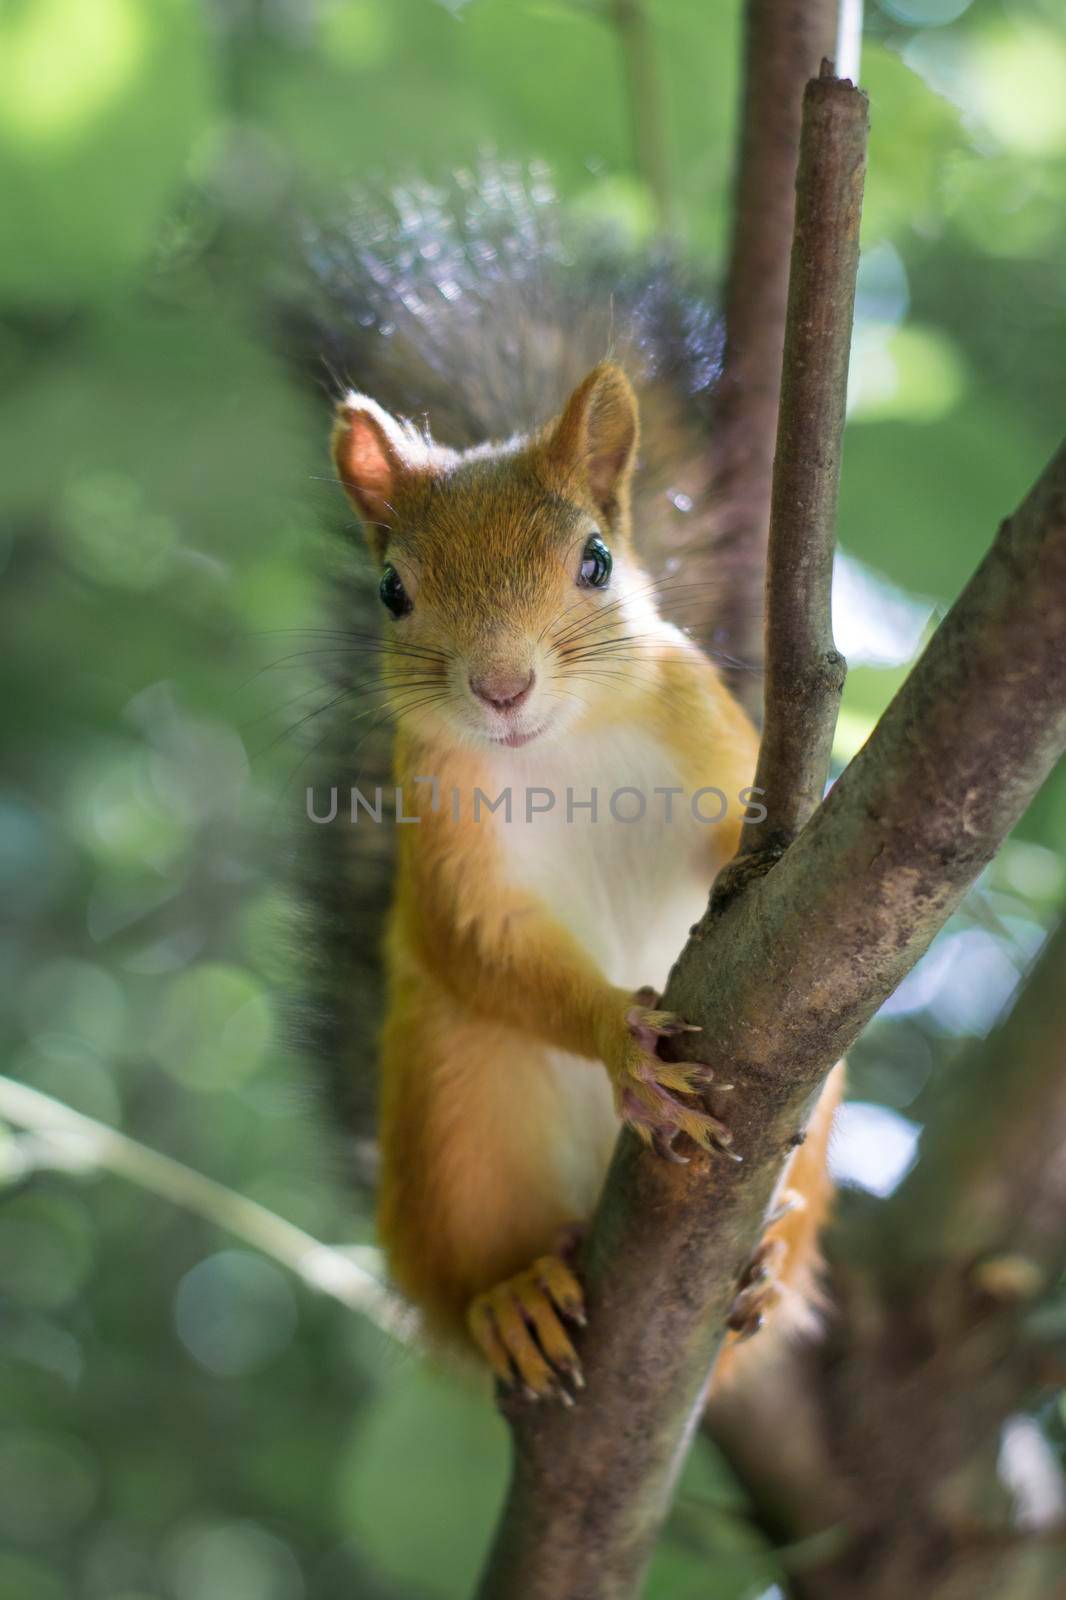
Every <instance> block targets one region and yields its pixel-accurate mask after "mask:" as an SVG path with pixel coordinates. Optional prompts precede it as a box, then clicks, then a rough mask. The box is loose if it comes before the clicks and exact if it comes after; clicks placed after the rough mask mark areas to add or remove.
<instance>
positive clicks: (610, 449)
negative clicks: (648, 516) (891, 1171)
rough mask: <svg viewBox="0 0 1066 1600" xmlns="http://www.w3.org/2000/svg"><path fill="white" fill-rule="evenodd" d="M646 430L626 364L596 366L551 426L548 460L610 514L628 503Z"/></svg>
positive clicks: (606, 363) (608, 515)
mask: <svg viewBox="0 0 1066 1600" xmlns="http://www.w3.org/2000/svg"><path fill="white" fill-rule="evenodd" d="M639 431H640V424H639V420H638V411H637V397H636V395H635V394H634V393H633V386H632V384H631V383H630V381H629V379H628V378H627V377H626V375H625V373H624V372H623V371H622V369H621V367H618V366H615V365H614V363H613V362H609V361H605V362H602V363H601V365H600V366H598V367H593V369H592V371H591V372H590V373H589V375H588V377H587V378H585V379H584V380H583V381H582V382H581V383H580V384H578V386H577V388H576V389H575V390H574V392H573V394H572V395H571V396H570V398H569V400H568V401H567V402H566V406H565V407H564V409H563V414H562V416H561V417H560V418H559V420H558V422H557V423H555V424H554V426H553V427H552V428H551V429H550V430H549V435H548V440H547V454H548V459H549V460H550V461H551V463H552V465H553V466H554V467H556V468H557V469H558V470H560V471H561V472H563V473H564V474H565V475H566V477H567V478H569V479H570V480H571V481H572V482H576V483H577V484H579V485H580V486H581V487H582V488H584V489H585V491H586V493H587V494H589V495H590V497H591V498H592V500H593V501H594V503H595V504H596V505H597V506H598V507H599V509H600V510H601V511H602V512H603V513H604V515H605V516H607V517H608V518H613V517H614V516H615V515H616V514H617V512H618V511H619V509H620V508H621V507H623V506H624V504H625V497H626V493H627V490H628V487H629V477H630V473H631V472H632V470H633V461H634V458H635V456H636V453H637V439H638V435H639Z"/></svg>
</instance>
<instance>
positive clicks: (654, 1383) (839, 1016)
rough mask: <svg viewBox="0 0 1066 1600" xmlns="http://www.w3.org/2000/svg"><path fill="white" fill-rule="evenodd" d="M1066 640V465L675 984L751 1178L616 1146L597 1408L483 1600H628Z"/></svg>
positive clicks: (1059, 731)
mask: <svg viewBox="0 0 1066 1600" xmlns="http://www.w3.org/2000/svg"><path fill="white" fill-rule="evenodd" d="M1064 637H1066V447H1064V449H1063V450H1062V451H1060V453H1059V455H1058V456H1057V457H1056V458H1055V460H1054V461H1052V463H1051V464H1050V466H1049V467H1048V469H1047V471H1046V472H1045V474H1044V476H1043V477H1042V478H1041V480H1040V482H1039V483H1038V484H1037V485H1036V487H1035V488H1034V489H1033V491H1032V492H1031V494H1030V495H1029V496H1028V497H1027V499H1026V500H1025V502H1024V504H1023V505H1022V507H1021V508H1020V509H1019V511H1018V512H1017V513H1016V514H1015V516H1013V517H1012V518H1010V519H1009V520H1008V521H1007V522H1006V523H1004V525H1003V526H1002V528H1001V529H1000V533H999V536H998V538H997V539H996V542H995V544H994V545H993V547H992V549H991V550H990V552H989V554H988V555H987V556H986V558H985V560H984V561H983V562H982V564H981V566H980V568H979V569H978V571H977V573H976V574H975V576H974V577H973V579H972V580H971V582H970V583H969V585H968V586H967V588H966V590H965V591H964V592H963V594H962V595H961V597H960V598H959V600H958V601H957V602H956V604H955V606H954V607H953V608H952V610H951V612H950V613H949V615H948V617H947V618H946V620H945V622H944V623H943V625H942V626H941V628H940V629H939V630H938V632H937V634H936V635H935V636H934V638H933V640H932V641H931V643H930V645H929V647H928V649H927V650H926V652H925V653H924V655H923V656H922V659H921V661H920V662H919V663H918V665H917V666H916V668H915V669H914V671H913V672H912V674H911V676H910V678H909V679H908V681H907V683H906V684H905V685H904V687H903V689H902V690H901V691H900V693H899V694H898V695H897V697H896V699H895V700H894V701H893V703H892V705H891V707H890V708H889V710H888V712H887V713H886V714H885V716H884V718H883V719H882V721H881V723H880V724H879V726H878V728H877V729H876V731H875V733H874V735H873V736H872V738H871V739H870V741H869V743H868V744H867V745H866V747H865V748H864V749H863V750H862V751H861V752H860V754H859V755H858V756H857V757H856V758H855V760H854V761H853V762H852V763H851V765H850V767H849V768H848V769H847V771H846V772H845V773H844V775H843V777H842V778H841V779H840V780H839V782H838V783H837V784H836V786H835V788H834V789H833V790H832V792H831V793H830V795H829V796H828V797H827V799H826V800H825V801H823V803H822V805H821V806H820V807H819V808H818V810H817V811H816V812H815V814H814V816H813V817H812V819H811V821H810V822H809V823H808V825H807V827H806V828H805V829H804V831H803V833H802V834H801V835H800V836H799V838H798V839H797V840H796V842H795V843H794V844H793V845H792V847H791V848H790V849H789V850H788V851H787V853H786V854H785V855H784V857H783V858H782V859H781V861H779V862H778V864H777V865H776V866H775V867H774V868H773V869H772V870H771V871H770V872H769V873H768V874H767V875H766V876H765V877H763V878H762V879H760V880H759V881H757V882H756V883H754V884H753V885H752V886H751V887H750V888H749V889H748V890H747V891H746V892H745V893H742V894H738V895H736V896H735V897H734V898H732V899H731V900H729V901H727V902H725V903H724V904H721V903H720V904H719V905H718V906H712V907H711V908H709V909H708V912H707V914H706V916H705V917H704V919H703V921H702V922H701V923H700V925H699V927H698V928H697V930H696V932H695V934H694V936H693V938H692V939H690V941H689V943H688V945H687V946H686V948H685V950H684V951H683V953H682V956H681V958H680V960H679V962H678V963H677V965H676V966H675V968H674V971H673V973H672V975H671V980H670V984H669V986H668V989H667V994H666V1004H667V1005H668V1006H669V1007H670V1008H671V1009H672V1010H676V1011H679V1012H681V1013H682V1014H684V1015H686V1016H687V1017H689V1018H690V1019H691V1020H692V1021H694V1022H696V1023H698V1024H700V1025H701V1026H702V1028H703V1030H704V1031H703V1034H702V1036H701V1037H702V1040H704V1041H706V1042H707V1045H706V1048H707V1051H708V1054H709V1055H713V1064H714V1065H715V1066H716V1068H717V1069H719V1071H720V1073H721V1075H722V1076H723V1077H724V1078H727V1079H728V1080H730V1081H732V1082H734V1083H736V1085H737V1092H736V1094H735V1095H733V1096H730V1110H729V1115H730V1120H731V1125H732V1126H733V1128H734V1129H735V1146H734V1148H735V1149H736V1150H737V1151H739V1152H740V1153H741V1154H742V1155H743V1157H744V1161H743V1164H742V1165H734V1164H733V1163H728V1162H725V1161H722V1160H720V1159H719V1160H710V1161H708V1160H706V1159H704V1158H703V1157H702V1156H701V1155H698V1154H697V1155H694V1156H693V1159H692V1162H691V1165H689V1166H688V1167H674V1166H671V1165H669V1164H668V1163H665V1162H661V1161H659V1160H657V1159H656V1158H654V1157H652V1156H649V1155H647V1154H646V1153H644V1152H643V1151H642V1149H641V1148H640V1146H639V1144H638V1142H637V1141H636V1140H635V1139H634V1138H633V1137H632V1136H624V1137H623V1138H622V1139H621V1140H620V1141H619V1145H618V1149H617V1151H616V1155H615V1160H614V1163H613V1165H612V1168H611V1172H610V1174H609V1177H608V1180H607V1185H606V1188H605V1191H604V1195H603V1198H602V1201H601V1204H600V1207H599V1210H598V1212H597V1215H596V1217H595V1219H594V1222H593V1227H592V1230H591V1234H590V1238H589V1241H588V1245H587V1248H586V1252H585V1257H584V1261H583V1270H584V1274H585V1280H586V1289H587V1295H588V1303H589V1312H590V1322H589V1329H588V1334H587V1337H586V1340H585V1343H584V1347H583V1352H582V1354H583V1360H584V1364H585V1372H586V1377H587V1380H588V1388H587V1391H586V1393H585V1394H584V1395H583V1397H582V1400H581V1403H580V1405H579V1406H578V1407H577V1409H576V1410H575V1411H573V1412H564V1411H562V1410H558V1411H549V1410H542V1411H535V1410H530V1409H528V1408H525V1407H522V1406H519V1407H517V1408H516V1415H515V1419H514V1425H515V1451H516V1455H515V1468H514V1475H513V1481H512V1485H511V1493H510V1497H509V1501H508V1505H507V1507H506V1509H505V1513H504V1517H503V1521H502V1524H501V1528H500V1532H499V1536H498V1540H497V1544H496V1548H495V1550H494V1553H493V1556H492V1560H491V1563H490V1568H489V1572H488V1575H487V1577H486V1581H485V1586H484V1588H483V1591H482V1593H483V1595H486V1596H501V1597H502V1596H506V1597H507V1600H526V1597H531V1596H536V1597H538V1600H539V1597H542V1596H543V1597H547V1596H549V1595H550V1596H558V1595H564V1594H566V1595H580V1596H582V1597H583V1600H598V1597H600V1596H604V1597H621V1596H626V1595H630V1594H632V1593H633V1592H634V1589H635V1586H636V1585H637V1583H638V1582H639V1578H640V1575H641V1573H642V1571H643V1569H644V1566H645V1563H646V1561H647V1558H648V1555H649V1552H650V1549H651V1546H652V1544H653V1541H654V1538H655V1535H656V1533H657V1531H658V1527H659V1525H660V1522H661V1519H662V1516H663V1514H664V1512H665V1508H666V1506H667V1503H668V1500H669V1496H670V1492H671V1490H672V1487H673V1483H674V1480H675V1476H676V1472H677V1470H678V1468H679V1465H680V1462H681V1460H682V1458H683V1455H684V1451H685V1448H686V1445H687V1441H688V1438H689V1435H690V1433H691V1430H692V1428H693V1427H694V1425H695V1422H696V1419H697V1417H698V1414H699V1407H700V1402H701V1399H702V1395H703V1393H704V1389H705V1385H706V1381H707V1378H708V1375H709V1371H710V1367H711V1364H712V1361H713V1358H714V1355H715V1353H716V1349H717V1345H718V1342H719V1340H720V1337H721V1330H722V1327H723V1323H724V1319H725V1316H726V1313H727V1310H728V1306H729V1303H730V1300H731V1298H732V1294H733V1291H734V1287H735V1281H736V1274H737V1272H738V1270H739V1268H740V1267H741V1265H742V1263H743V1261H744V1260H745V1258H746V1256H747V1254H748V1253H749V1251H750V1250H751V1248H752V1247H753V1246H754V1244H755V1242H756V1239H757V1237H758V1234H759V1231H760V1228H761V1225H762V1221H763V1217H764V1215H765V1209H766V1204H767V1201H768V1198H769V1196H770V1194H771V1192H772V1190H773V1186H774V1183H775V1181H776V1179H777V1176H778V1174H779V1172H780V1170H781V1166H782V1163H783V1161H784V1159H785V1158H786V1156H787V1154H788V1152H789V1150H790V1148H791V1146H792V1144H793V1142H794V1139H795V1137H796V1136H797V1133H798V1131H799V1130H800V1128H801V1127H802V1125H803V1121H804V1117H805V1115H806V1112H807V1109H808V1108H809V1106H810V1104H811V1103H812V1101H813V1099H814V1097H815V1096H816V1094H817V1092H818V1090H819V1088H820V1085H821V1082H822V1081H823V1079H824V1077H825V1075H826V1073H827V1072H828V1071H829V1069H830V1068H831V1066H832V1065H833V1063H834V1061H835V1060H836V1059H837V1058H838V1056H840V1055H841V1054H842V1053H843V1052H844V1051H845V1050H846V1049H847V1047H848V1046H849V1045H850V1044H851V1043H852V1042H853V1041H854V1039H855V1038H856V1036H857V1035H858V1033H859V1032H860V1031H861V1029H862V1028H863V1026H864V1025H865V1023H866V1022H867V1021H868V1019H869V1017H870V1016H871V1015H872V1014H873V1012H874V1011H875V1010H876V1009H877V1007H878V1006H879V1005H880V1004H881V1002H882V1001H883V1000H884V999H885V998H886V997H887V996H888V995H889V994H890V993H891V992H892V990H893V989H894V987H895V986H896V984H897V983H898V982H899V980H900V978H901V977H903V975H904V974H905V973H906V972H907V970H908V969H909V968H910V967H911V966H913V964H914V962H915V961H916V960H917V959H918V957H919V956H920V955H921V954H922V952H923V951H924V950H925V949H926V948H927V947H928V945H929V943H930V941H931V940H932V938H933V936H934V934H935V933H936V932H937V931H938V930H939V928H940V927H942V926H943V923H944V921H945V920H946V918H947V917H948V915H949V914H950V913H951V911H952V910H953V909H954V907H955V906H956V905H957V904H958V901H959V899H960V898H961V896H962V895H963V893H964V892H965V890H966V889H967V887H968V886H969V885H970V884H971V883H972V882H973V880H974V878H975V877H976V876H977V874H978V873H979V872H980V870H981V869H982V867H984V865H985V864H986V863H987V862H988V860H989V859H990V858H991V856H992V855H993V854H994V852H995V850H996V849H997V847H998V846H999V844H1000V843H1001V841H1002V840H1003V838H1004V837H1005V835H1006V834H1007V833H1008V832H1009V830H1010V828H1011V827H1012V826H1013V825H1014V823H1015V822H1016V821H1017V819H1018V817H1019V816H1020V815H1021V813H1022V811H1023V810H1024V808H1025V806H1026V805H1027V803H1028V801H1029V800H1030V799H1031V798H1032V796H1033V794H1034V793H1035V792H1036V790H1037V788H1038V787H1039V785H1040V784H1041V782H1042V781H1043V779H1044V777H1045V776H1046V775H1047V773H1048V772H1049V770H1050V768H1051V766H1052V765H1053V763H1054V761H1055V760H1056V759H1057V757H1058V756H1059V754H1060V753H1061V752H1062V750H1063V748H1064V747H1066V651H1064V650H1063V648H1062V640H1063V638H1064ZM720 1109H722V1110H724V1109H725V1106H724V1103H723V1104H722V1106H721V1107H720Z"/></svg>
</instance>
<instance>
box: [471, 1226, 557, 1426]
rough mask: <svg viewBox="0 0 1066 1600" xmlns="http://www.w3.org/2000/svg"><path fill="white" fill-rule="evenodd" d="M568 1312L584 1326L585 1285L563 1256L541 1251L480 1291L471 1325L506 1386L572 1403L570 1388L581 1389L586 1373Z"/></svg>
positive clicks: (537, 1397) (534, 1397)
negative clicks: (528, 1264)
mask: <svg viewBox="0 0 1066 1600" xmlns="http://www.w3.org/2000/svg"><path fill="white" fill-rule="evenodd" d="M564 1317H565V1318H567V1319H568V1320H569V1321H571V1322H575V1323H577V1324H578V1325H579V1326H581V1327H583V1326H584V1322H585V1303H584V1296H583V1294H582V1292H581V1285H580V1284H579V1283H578V1281H577V1279H576V1278H575V1276H574V1274H573V1273H572V1272H571V1270H570V1268H569V1267H568V1266H567V1264H566V1262H565V1261H563V1260H562V1259H561V1257H559V1256H541V1257H540V1258H539V1260H537V1261H535V1262H534V1263H533V1265H532V1266H531V1267H530V1268H529V1269H528V1270H527V1271H526V1272H520V1273H519V1274H518V1275H517V1276H516V1277H514V1278H508V1279H507V1280H506V1281H505V1282H504V1283H500V1284H497V1285H496V1287H495V1288H493V1289H488V1290H486V1292H485V1293H484V1294H479V1295H476V1296H475V1298H474V1299H473V1300H472V1301H471V1302H470V1308H469V1310H468V1311H467V1325H468V1326H469V1329H470V1333H471V1335H472V1336H473V1339H474V1341H475V1343H476V1344H477V1346H478V1349H479V1350H480V1351H481V1353H482V1355H484V1357H485V1359H486V1360H487V1361H488V1363H489V1365H490V1366H491V1368H492V1370H493V1372H494V1373H495V1374H496V1377H497V1378H498V1379H499V1380H500V1382H501V1383H502V1384H503V1385H504V1386H505V1388H508V1389H514V1388H519V1389H520V1390H521V1391H522V1392H523V1393H524V1394H525V1396H526V1398H527V1399H530V1400H541V1399H555V1400H560V1401H561V1402H562V1404H563V1405H566V1406H572V1405H573V1403H574V1397H573V1394H572V1393H571V1389H583V1388H584V1386H585V1379H584V1376H583V1374H582V1371H581V1362H580V1361H579V1359H578V1355H577V1351H576V1350H575V1349H574V1346H573V1344H572V1343H571V1340H570V1336H569V1334H568V1333H567V1331H566V1328H565V1326H564V1324H563V1320H562V1319H563V1318H564ZM567 1383H569V1385H570V1387H569V1388H568V1387H567Z"/></svg>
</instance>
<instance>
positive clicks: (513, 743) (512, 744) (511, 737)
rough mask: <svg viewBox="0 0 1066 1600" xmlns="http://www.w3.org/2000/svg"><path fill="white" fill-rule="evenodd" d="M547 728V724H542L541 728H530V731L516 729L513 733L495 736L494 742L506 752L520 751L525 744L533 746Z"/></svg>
mask: <svg viewBox="0 0 1066 1600" xmlns="http://www.w3.org/2000/svg"><path fill="white" fill-rule="evenodd" d="M545 726H546V724H545V723H543V722H542V723H541V725H540V727H539V728H530V729H529V730H528V731H527V730H525V729H519V728H516V729H515V730H514V732H513V733H507V734H503V735H501V736H498V737H497V736H495V735H494V736H493V740H492V742H493V744H500V745H503V747H504V749H505V750H520V749H521V748H522V746H523V745H524V744H532V743H533V740H534V739H539V738H540V736H541V734H542V733H543V732H544V729H545Z"/></svg>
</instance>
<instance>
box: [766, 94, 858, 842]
mask: <svg viewBox="0 0 1066 1600" xmlns="http://www.w3.org/2000/svg"><path fill="white" fill-rule="evenodd" d="M824 66H825V63H823V68H824ZM867 124H868V107H867V102H866V96H865V95H863V94H861V93H860V92H859V90H857V89H854V88H852V86H851V84H849V83H842V82H841V81H840V80H839V79H836V78H833V77H832V76H828V75H826V74H825V73H824V72H823V76H822V77H820V78H814V79H812V80H811V82H810V83H809V84H808V85H807V89H806V92H805V95H804V106H803V133H802V137H801V140H800V155H799V169H798V173H797V179H796V188H797V192H798V194H799V196H800V204H799V205H798V206H797V210H796V234H795V239H794V240H793V245H792V267H791V273H790V278H789V290H788V322H787V326H786V332H785V348H784V374H783V378H782V387H781V406H780V414H779V419H778V430H777V453H776V457H775V460H774V470H773V492H772V497H771V505H770V540H769V558H768V565H767V582H766V676H765V690H764V694H765V699H764V706H765V710H764V716H763V736H762V743H761V745H760V748H759V765H758V770H757V772H756V775H755V787H756V789H757V791H758V792H759V793H760V795H761V796H762V800H763V804H764V807H765V811H766V815H765V817H763V818H762V819H761V820H759V821H749V822H747V823H746V824H745V827H744V837H743V839H742V840H741V845H740V855H741V857H744V856H750V855H754V854H758V853H760V852H761V853H763V854H764V855H769V858H770V859H771V860H772V859H773V855H774V854H775V853H776V854H780V853H781V852H782V851H783V850H784V849H785V848H786V847H787V846H788V845H789V844H791V842H792V840H793V839H794V838H795V836H796V834H797V833H798V832H799V830H800V829H801V828H802V827H803V824H804V823H805V822H806V821H807V818H808V817H809V816H810V814H811V812H812V811H813V810H814V808H815V806H816V805H817V804H818V802H819V801H820V800H821V798H822V792H823V790H824V788H825V782H826V778H827V777H828V775H829V758H830V755H831V753H832V748H833V732H834V729H835V727H836V718H837V709H838V707H839V704H840V695H841V691H842V689H843V687H844V670H845V668H844V658H843V656H842V655H841V654H840V653H839V651H838V650H837V649H836V646H835V645H834V642H833V623H832V583H833V552H834V548H835V544H836V514H837V496H838V491H839V486H840V455H841V449H842V446H843V441H844V401H845V397H846V395H847V385H848V354H849V351H850V349H851V325H852V317H853V312H854V306H855V275H856V272H857V270H858V264H859V222H860V218H861V216H862V189H863V179H864V176H865V172H866V131H867ZM814 441H816V442H817V448H812V442H814Z"/></svg>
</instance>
